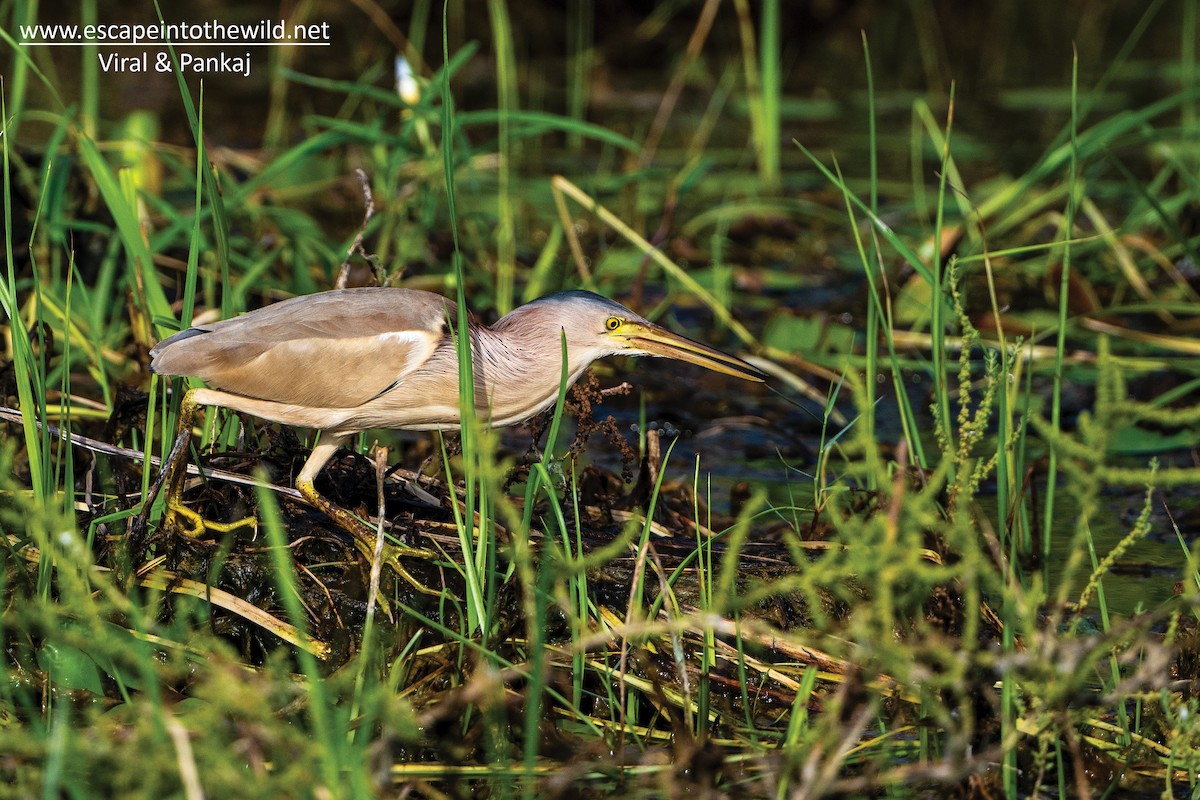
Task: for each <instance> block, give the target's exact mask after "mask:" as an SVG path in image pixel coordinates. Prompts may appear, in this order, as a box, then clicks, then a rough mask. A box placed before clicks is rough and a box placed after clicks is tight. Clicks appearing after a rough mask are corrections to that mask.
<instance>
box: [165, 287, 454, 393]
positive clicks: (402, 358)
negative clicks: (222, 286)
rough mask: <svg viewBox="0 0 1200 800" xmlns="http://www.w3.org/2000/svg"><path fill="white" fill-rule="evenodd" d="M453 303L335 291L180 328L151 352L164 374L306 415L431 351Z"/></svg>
mask: <svg viewBox="0 0 1200 800" xmlns="http://www.w3.org/2000/svg"><path fill="white" fill-rule="evenodd" d="M453 308H454V307H453V304H451V303H449V302H448V301H447V300H446V299H445V298H444V297H441V296H439V295H436V294H433V293H431V292H422V291H417V290H413V289H344V290H340V291H332V292H321V293H320V294H315V295H306V296H304V297H297V298H293V299H291V300H285V301H283V302H280V303H275V304H274V305H270V306H266V307H265V308H261V309H259V310H257V311H252V312H250V313H248V314H243V315H241V316H239V317H234V318H233V319H229V320H225V321H223V322H216V323H213V324H211V325H202V326H198V327H196V328H190V329H188V330H185V331H182V332H181V333H178V334H176V335H174V336H172V337H170V338H168V339H165V340H163V341H162V342H160V343H159V344H158V345H157V346H156V347H155V348H154V349H153V350H151V351H150V355H151V357H152V360H151V368H152V369H153V370H154V371H155V372H157V373H160V374H164V375H195V376H197V377H200V378H203V379H204V380H205V381H208V382H209V383H210V384H212V385H213V386H215V387H216V388H218V389H224V390H225V391H229V392H233V393H235V394H241V395H246V396H248V397H257V398H260V399H262V400H271V401H274V402H279V403H290V404H295V405H302V406H308V407H314V408H353V407H355V406H358V405H361V404H362V403H365V402H367V401H368V400H370V399H371V398H373V397H375V396H377V395H379V394H380V393H382V392H384V391H386V390H387V389H388V388H389V387H391V386H392V385H394V384H395V383H397V382H398V381H401V380H403V378H404V376H405V375H406V374H408V373H409V372H411V371H412V370H414V369H416V368H417V367H419V366H420V365H421V364H423V363H425V361H426V360H427V359H428V358H429V356H430V355H432V354H433V351H434V350H435V349H436V348H437V346H438V343H439V342H440V341H442V339H443V337H444V336H445V335H447V334H446V324H447V319H448V318H452V312H453Z"/></svg>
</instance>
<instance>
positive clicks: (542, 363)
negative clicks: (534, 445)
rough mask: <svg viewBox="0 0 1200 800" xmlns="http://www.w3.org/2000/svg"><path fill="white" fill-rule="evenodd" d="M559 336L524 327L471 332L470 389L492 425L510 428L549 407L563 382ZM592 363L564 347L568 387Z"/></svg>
mask: <svg viewBox="0 0 1200 800" xmlns="http://www.w3.org/2000/svg"><path fill="white" fill-rule="evenodd" d="M561 353H562V336H561V333H560V334H559V335H557V336H555V335H547V333H546V331H545V330H534V329H530V328H525V327H513V328H507V329H500V330H496V329H488V328H483V327H480V328H478V329H476V331H475V347H474V359H473V362H474V372H475V374H474V378H475V391H476V394H477V395H479V394H481V393H482V395H483V396H482V397H481V398H480V400H481V401H482V402H481V405H482V404H483V403H486V406H487V407H488V408H489V409H490V412H491V423H492V424H493V425H511V424H513V423H515V422H520V421H522V420H525V419H528V418H529V417H532V416H534V415H536V414H538V413H540V412H542V411H544V410H546V409H547V408H549V407H550V406H551V405H553V404H554V401H555V400H556V399H557V397H558V392H559V388H560V386H561V385H562V382H563V362H562V355H561ZM591 362H592V359H591V358H581V357H579V355H578V351H577V350H573V349H572V348H568V349H567V368H566V372H567V374H566V383H567V386H570V385H571V384H573V383H575V381H576V380H578V378H579V376H580V375H582V374H583V371H584V370H585V369H587V367H588V365H589V364H590V363H591Z"/></svg>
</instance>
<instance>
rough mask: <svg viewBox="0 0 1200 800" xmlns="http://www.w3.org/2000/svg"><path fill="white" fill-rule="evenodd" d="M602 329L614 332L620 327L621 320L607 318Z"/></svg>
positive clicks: (618, 318)
mask: <svg viewBox="0 0 1200 800" xmlns="http://www.w3.org/2000/svg"><path fill="white" fill-rule="evenodd" d="M604 327H605V328H606V329H607V330H610V331H615V330H616V329H617V328H619V327H621V318H620V317H609V318H608V319H606V320H604Z"/></svg>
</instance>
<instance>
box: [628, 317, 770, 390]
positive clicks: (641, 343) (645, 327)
mask: <svg viewBox="0 0 1200 800" xmlns="http://www.w3.org/2000/svg"><path fill="white" fill-rule="evenodd" d="M612 333H613V334H614V335H616V336H620V337H621V338H623V339H626V340H627V341H628V342H629V344H630V347H631V349H633V350H636V351H638V352H641V353H645V354H646V355H651V356H662V357H664V358H674V359H678V360H679V361H687V362H688V363H691V364H698V365H699V366H701V367H704V368H705V369H711V370H712V371H713V372H722V373H724V374H726V375H732V376H733V377H735V378H741V379H742V380H747V381H762V380H763V373H762V372H761V371H760V370H759V369H758V368H756V367H753V366H751V365H749V364H747V363H746V362H745V361H742V360H741V359H740V358H737V357H736V356H731V355H728V354H726V353H722V352H721V351H720V350H714V349H713V348H711V347H709V346H708V345H703V344H700V343H699V342H696V341H693V340H691V339H689V338H687V337H686V336H680V335H679V334H677V333H672V332H671V331H669V330H667V329H666V328H662V327H659V326H658V325H655V324H654V323H651V322H631V321H627V322H625V323H624V324H623V325H622V326H621V327H620V328H618V329H617V330H615V331H613V332H612Z"/></svg>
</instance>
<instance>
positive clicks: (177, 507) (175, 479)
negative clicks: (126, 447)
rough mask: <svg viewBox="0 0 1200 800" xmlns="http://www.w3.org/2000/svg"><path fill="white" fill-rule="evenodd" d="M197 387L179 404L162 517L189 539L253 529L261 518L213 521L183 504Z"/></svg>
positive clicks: (164, 469)
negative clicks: (209, 533)
mask: <svg viewBox="0 0 1200 800" xmlns="http://www.w3.org/2000/svg"><path fill="white" fill-rule="evenodd" d="M195 391H196V390H195V389H189V390H188V392H187V394H185V395H184V396H183V402H182V403H180V405H179V434H178V435H177V436H176V438H175V445H174V446H173V447H172V448H171V454H170V455H169V456H168V457H167V463H166V464H164V465H163V471H164V472H166V474H167V475H168V478H167V513H166V514H165V515H164V517H163V525H164V526H165V527H166V528H167V529H168V530H175V531H178V532H179V533H181V534H183V535H184V536H187V537H188V538H190V539H198V538H200V537H201V536H203V535H204V534H205V533H206V532H213V533H228V532H230V531H234V530H237V529H238V528H246V527H250V528H254V527H256V526H257V525H258V520H256V519H255V518H254V517H244V518H242V519H239V520H234V521H233V522H214V521H213V520H208V519H205V518H204V517H202V516H201V515H200V514H198V513H197V512H195V511H193V510H192V509H190V508H188V507H187V506H185V505H184V504H183V487H184V484H185V483H187V466H186V465H187V450H188V443H189V442H190V441H191V438H192V421H193V419H195V416H196V408H197V406H198V404H197V403H196V399H195V396H194V395H195Z"/></svg>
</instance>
